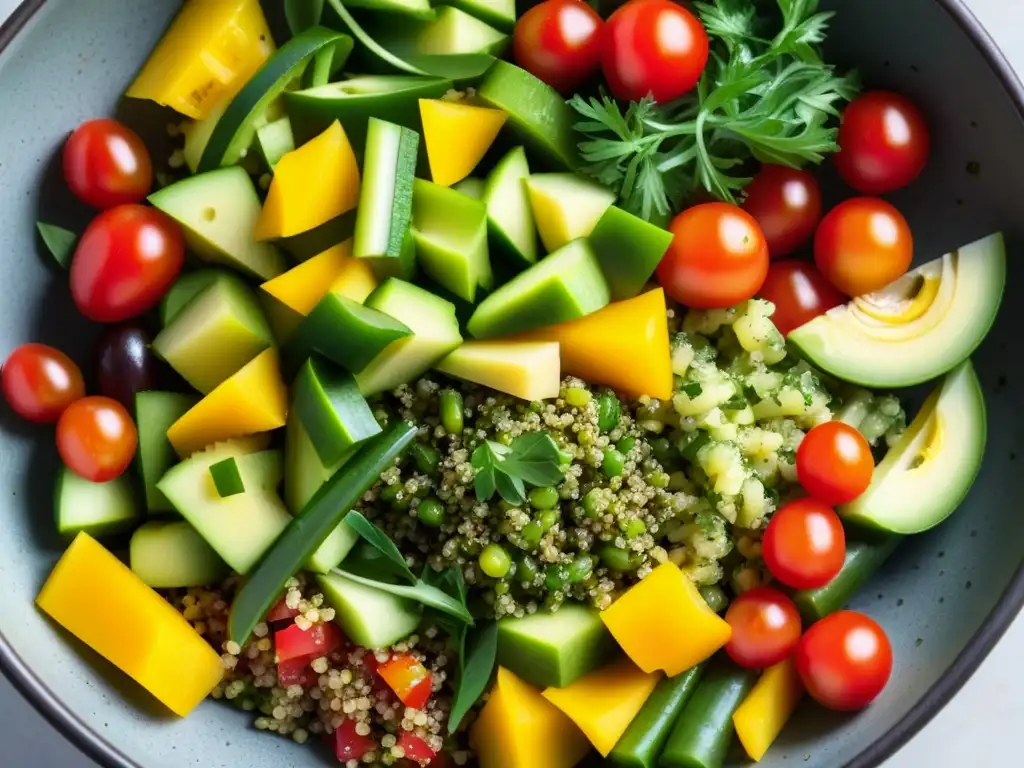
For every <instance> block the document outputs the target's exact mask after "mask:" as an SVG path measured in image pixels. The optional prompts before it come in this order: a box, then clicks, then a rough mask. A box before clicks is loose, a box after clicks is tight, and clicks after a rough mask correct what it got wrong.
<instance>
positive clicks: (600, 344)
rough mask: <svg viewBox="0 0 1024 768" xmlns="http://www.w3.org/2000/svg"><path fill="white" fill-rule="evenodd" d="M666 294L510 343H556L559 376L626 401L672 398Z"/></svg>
mask: <svg viewBox="0 0 1024 768" xmlns="http://www.w3.org/2000/svg"><path fill="white" fill-rule="evenodd" d="M665 317H666V314H665V292H664V291H663V290H662V289H661V288H656V289H654V290H652V291H648V292H647V293H643V294H641V295H639V296H636V297H634V298H632V299H626V300H625V301H617V302H615V303H613V304H609V305H608V306H607V307H605V308H604V309H600V310H598V311H597V312H594V313H592V314H589V315H586V316H584V317H581V318H579V319H578V320H570V321H569V322H567V323H559V324H558V325H549V326H547V327H545V328H538V329H536V330H533V331H527V332H526V333H522V334H518V335H516V336H515V337H514V338H516V339H521V340H531V341H557V342H558V345H559V349H560V354H561V360H562V375H563V376H579V377H580V378H581V379H583V380H584V381H589V382H591V383H592V384H604V385H605V386H608V387H611V388H612V389H614V390H617V391H619V392H621V393H622V394H624V395H627V396H629V397H640V396H641V395H648V396H650V397H654V398H657V399H659V400H668V399H669V398H671V397H672V359H671V350H670V348H669V341H668V322H667V321H666V320H665Z"/></svg>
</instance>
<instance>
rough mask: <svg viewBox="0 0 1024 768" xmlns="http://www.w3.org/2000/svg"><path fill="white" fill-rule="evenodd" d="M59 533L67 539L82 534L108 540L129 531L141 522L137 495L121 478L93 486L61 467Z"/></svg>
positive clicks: (56, 509) (57, 506) (57, 511)
mask: <svg viewBox="0 0 1024 768" xmlns="http://www.w3.org/2000/svg"><path fill="white" fill-rule="evenodd" d="M54 513H55V518H56V521H57V530H58V531H60V533H61V534H62V535H64V536H75V535H76V534H78V533H81V532H82V531H85V532H86V533H88V534H90V535H92V536H106V535H108V534H112V533H119V532H121V531H125V530H129V529H131V528H132V526H134V525H135V523H136V522H138V520H139V510H138V508H137V507H136V505H135V493H134V491H133V490H132V484H131V483H130V482H129V481H128V478H127V477H125V476H124V475H122V476H121V477H116V478H114V479H113V480H110V481H109V482H106V483H93V482H90V481H89V480H86V479H84V478H82V477H79V476H78V475H76V474H75V473H74V472H72V471H71V470H70V469H68V468H67V467H61V468H60V473H59V474H58V475H57V483H56V485H55V486H54Z"/></svg>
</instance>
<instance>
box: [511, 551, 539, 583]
mask: <svg viewBox="0 0 1024 768" xmlns="http://www.w3.org/2000/svg"><path fill="white" fill-rule="evenodd" d="M538 576H540V568H539V567H538V566H537V561H536V560H534V559H533V558H532V557H530V556H529V555H523V556H522V557H520V558H519V564H518V565H517V566H516V578H518V579H519V581H521V582H523V583H524V584H532V583H533V581H534V580H535V579H536V578H537V577H538Z"/></svg>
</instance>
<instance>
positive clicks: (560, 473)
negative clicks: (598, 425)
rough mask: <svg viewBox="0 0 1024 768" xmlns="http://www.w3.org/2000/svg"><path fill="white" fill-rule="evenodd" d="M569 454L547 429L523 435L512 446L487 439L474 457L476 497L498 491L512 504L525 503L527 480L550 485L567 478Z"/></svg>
mask: <svg viewBox="0 0 1024 768" xmlns="http://www.w3.org/2000/svg"><path fill="white" fill-rule="evenodd" d="M565 459H566V455H565V454H564V453H563V452H562V451H561V450H560V449H559V447H558V443H556V442H555V441H554V439H553V438H552V437H551V435H549V434H548V433H547V432H543V431H542V432H531V433H529V434H526V435H520V436H519V437H517V438H515V439H514V440H513V441H512V442H511V443H510V444H509V445H502V444H501V443H496V442H494V441H492V440H487V441H485V442H484V443H482V444H481V445H479V446H478V447H477V448H476V449H475V450H474V451H473V456H472V459H471V463H472V465H473V468H474V469H476V476H475V478H474V480H473V485H474V490H475V491H476V497H477V498H478V499H479V500H480V501H487V500H489V499H490V498H491V497H492V496H493V495H494V492H495V491H497V492H498V495H499V496H501V498H502V499H504V500H505V501H507V502H508V503H509V504H517V505H518V504H523V503H525V502H526V483H529V484H530V485H532V486H535V487H537V488H548V487H551V486H554V485H557V484H558V483H560V482H562V480H563V479H564V478H565V470H564V468H563V465H564V464H565Z"/></svg>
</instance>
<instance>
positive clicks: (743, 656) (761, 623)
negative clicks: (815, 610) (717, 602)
mask: <svg viewBox="0 0 1024 768" xmlns="http://www.w3.org/2000/svg"><path fill="white" fill-rule="evenodd" d="M725 620H726V621H727V622H728V623H729V626H731V627H732V637H731V638H730V639H729V642H728V643H727V644H726V646H725V652H726V653H728V654H729V658H731V659H732V660H733V661H734V662H736V663H737V664H738V665H739V666H741V667H743V668H744V669H765V668H766V667H770V666H772V665H773V664H778V663H779V662H780V661H783V660H784V659H788V658H789V656H790V655H791V654H792V653H793V650H794V649H795V648H796V646H797V643H799V642H800V630H801V625H800V612H799V611H798V610H797V608H796V605H795V604H794V603H793V601H792V600H791V599H790V598H789V597H788V596H787V595H784V594H783V593H782V592H780V591H779V590H777V589H775V588H774V587H754V589H751V590H749V591H747V592H744V593H743V594H742V595H740V596H739V597H737V598H736V599H735V600H733V601H732V603H730V604H729V610H727V611H726V612H725Z"/></svg>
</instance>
